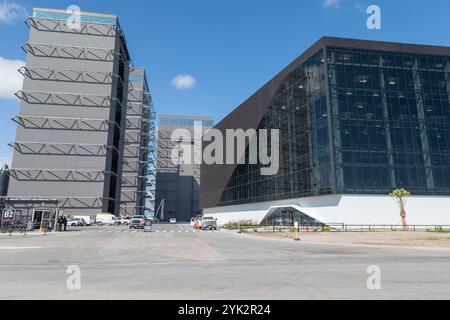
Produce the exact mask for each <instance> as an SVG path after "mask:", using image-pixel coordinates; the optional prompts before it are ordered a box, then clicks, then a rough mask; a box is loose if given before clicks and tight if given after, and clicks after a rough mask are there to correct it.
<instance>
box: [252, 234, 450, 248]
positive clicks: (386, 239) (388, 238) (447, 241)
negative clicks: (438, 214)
mask: <svg viewBox="0 0 450 320" xmlns="http://www.w3.org/2000/svg"><path fill="white" fill-rule="evenodd" d="M251 235H253V236H258V237H265V238H273V239H286V240H292V239H294V238H295V233H293V232H288V233H283V232H280V233H262V232H260V233H251ZM299 236H300V238H301V240H302V241H303V242H306V243H330V244H360V245H380V246H405V247H422V248H446V249H450V235H449V234H446V233H431V232H400V231H399V232H341V233H338V232H301V233H299Z"/></svg>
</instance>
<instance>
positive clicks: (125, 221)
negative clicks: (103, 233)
mask: <svg viewBox="0 0 450 320" xmlns="http://www.w3.org/2000/svg"><path fill="white" fill-rule="evenodd" d="M119 223H120V224H121V225H124V226H129V225H130V223H131V217H121V218H120V219H119Z"/></svg>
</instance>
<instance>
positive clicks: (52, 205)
mask: <svg viewBox="0 0 450 320" xmlns="http://www.w3.org/2000/svg"><path fill="white" fill-rule="evenodd" d="M0 203H2V207H3V208H4V209H3V210H2V214H1V218H0V225H1V227H2V229H6V228H10V229H16V230H26V231H33V230H45V231H54V230H56V221H57V220H58V218H59V217H60V216H61V215H62V214H63V212H62V210H60V207H59V201H58V200H52V199H19V198H8V197H3V198H0Z"/></svg>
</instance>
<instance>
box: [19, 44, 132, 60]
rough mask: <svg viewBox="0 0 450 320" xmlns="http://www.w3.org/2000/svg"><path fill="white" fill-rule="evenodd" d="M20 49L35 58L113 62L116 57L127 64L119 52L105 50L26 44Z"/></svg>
mask: <svg viewBox="0 0 450 320" xmlns="http://www.w3.org/2000/svg"><path fill="white" fill-rule="evenodd" d="M22 49H23V50H24V51H25V52H26V53H29V54H32V55H33V56H36V57H46V58H62V59H77V60H92V61H109V62H113V61H114V60H115V58H116V56H117V57H119V59H120V60H122V62H123V63H127V61H126V60H125V57H124V56H123V55H122V54H121V53H120V52H115V51H114V50H112V49H105V48H93V47H78V46H67V45H53V44H45V43H34V42H27V43H25V44H23V45H22Z"/></svg>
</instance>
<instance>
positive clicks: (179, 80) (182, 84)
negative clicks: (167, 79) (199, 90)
mask: <svg viewBox="0 0 450 320" xmlns="http://www.w3.org/2000/svg"><path fill="white" fill-rule="evenodd" d="M196 83H197V80H195V78H194V77H193V76H190V75H183V74H179V75H177V76H176V77H175V78H173V79H172V86H174V87H175V88H177V89H178V90H190V89H193V88H195V84H196Z"/></svg>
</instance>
